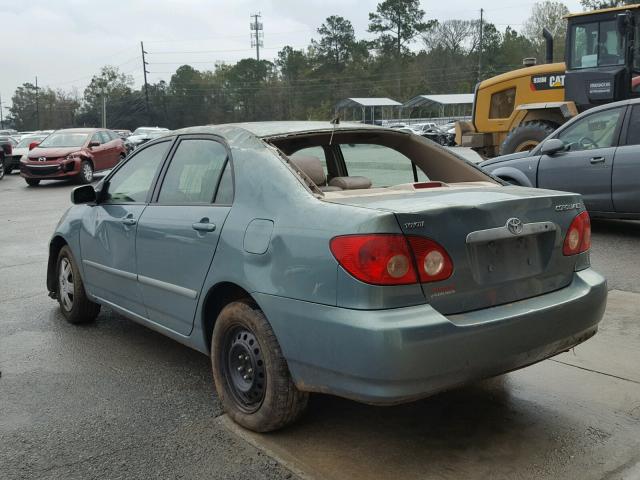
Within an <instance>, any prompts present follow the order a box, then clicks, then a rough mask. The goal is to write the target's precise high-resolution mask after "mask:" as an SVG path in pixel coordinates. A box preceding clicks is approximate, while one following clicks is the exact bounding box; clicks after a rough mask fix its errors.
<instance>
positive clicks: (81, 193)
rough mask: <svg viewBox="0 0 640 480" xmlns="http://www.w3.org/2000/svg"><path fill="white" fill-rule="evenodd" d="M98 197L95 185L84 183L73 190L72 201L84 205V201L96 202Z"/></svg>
mask: <svg viewBox="0 0 640 480" xmlns="http://www.w3.org/2000/svg"><path fill="white" fill-rule="evenodd" d="M97 198H98V196H97V194H96V191H95V189H94V188H93V185H83V186H81V187H77V188H74V189H73V190H72V191H71V203H73V204H74V205H82V204H83V203H94V202H95V201H96V199H97Z"/></svg>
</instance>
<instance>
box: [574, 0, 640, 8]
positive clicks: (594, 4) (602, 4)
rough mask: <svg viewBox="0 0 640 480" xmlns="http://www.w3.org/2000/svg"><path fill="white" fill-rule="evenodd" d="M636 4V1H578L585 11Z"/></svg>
mask: <svg viewBox="0 0 640 480" xmlns="http://www.w3.org/2000/svg"><path fill="white" fill-rule="evenodd" d="M634 3H638V2H637V0H580V4H581V5H582V8H584V9H585V10H600V9H601V8H612V7H621V6H623V5H631V4H634Z"/></svg>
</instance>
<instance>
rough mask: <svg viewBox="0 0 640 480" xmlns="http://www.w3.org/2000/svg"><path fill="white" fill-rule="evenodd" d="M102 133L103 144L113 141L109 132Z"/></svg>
mask: <svg viewBox="0 0 640 480" xmlns="http://www.w3.org/2000/svg"><path fill="white" fill-rule="evenodd" d="M99 133H100V137H101V138H102V143H107V142H110V141H111V137H110V136H109V133H108V132H105V131H104V130H103V131H102V132H99Z"/></svg>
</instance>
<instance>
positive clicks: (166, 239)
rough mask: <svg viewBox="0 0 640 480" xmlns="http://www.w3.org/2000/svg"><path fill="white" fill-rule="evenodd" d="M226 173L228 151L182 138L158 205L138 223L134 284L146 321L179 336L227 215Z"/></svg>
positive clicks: (208, 140)
mask: <svg viewBox="0 0 640 480" xmlns="http://www.w3.org/2000/svg"><path fill="white" fill-rule="evenodd" d="M230 169H231V165H230V163H229V161H228V155H227V149H226V148H225V146H224V145H223V144H221V143H219V142H218V141H216V140H215V139H214V138H213V137H197V136H196V137H193V136H191V137H189V136H187V137H183V138H181V139H180V140H179V143H178V145H177V148H176V149H175V153H174V154H173V157H172V159H171V163H170V164H169V167H168V169H167V171H166V174H165V176H164V180H163V181H162V186H161V188H160V190H159V193H158V194H157V200H156V201H154V202H152V203H151V204H150V205H149V206H148V207H147V208H146V209H145V211H144V212H143V213H142V216H141V217H140V221H139V223H138V233H137V239H136V255H137V263H138V281H139V282H140V288H141V289H142V296H143V298H144V302H145V306H146V308H147V312H148V314H149V319H150V320H152V321H153V322H155V323H159V324H160V325H162V326H164V327H166V328H168V329H170V330H173V331H175V332H177V333H180V334H182V335H188V334H189V333H190V332H191V329H192V327H193V320H194V315H195V311H196V308H197V305H198V299H199V297H200V292H201V289H202V285H203V283H204V280H205V278H206V276H207V272H208V271H209V267H210V265H211V262H212V260H213V255H214V253H215V250H216V246H217V244H218V239H219V236H220V232H221V231H222V226H223V225H224V222H225V220H226V218H227V215H228V213H229V210H230V209H231V206H230V198H229V192H230V191H232V190H231V189H232V188H233V185H232V180H231V170H230ZM223 197H224V198H223Z"/></svg>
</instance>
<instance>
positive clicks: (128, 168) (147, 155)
mask: <svg viewBox="0 0 640 480" xmlns="http://www.w3.org/2000/svg"><path fill="white" fill-rule="evenodd" d="M170 144H171V142H161V143H156V144H154V145H151V146H149V147H146V148H143V149H140V150H138V151H136V153H134V154H133V156H132V157H131V158H130V159H129V160H127V161H126V162H125V163H124V164H123V165H122V167H121V168H119V169H118V170H117V171H116V172H115V173H114V174H113V176H112V177H111V178H110V179H109V184H108V187H107V198H106V201H107V202H108V203H141V202H145V201H146V199H147V194H148V193H149V189H150V188H151V183H152V182H153V177H154V176H155V174H156V171H157V170H158V166H159V165H160V163H161V162H162V159H163V158H164V156H165V154H166V153H167V149H168V148H169V145H170Z"/></svg>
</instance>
